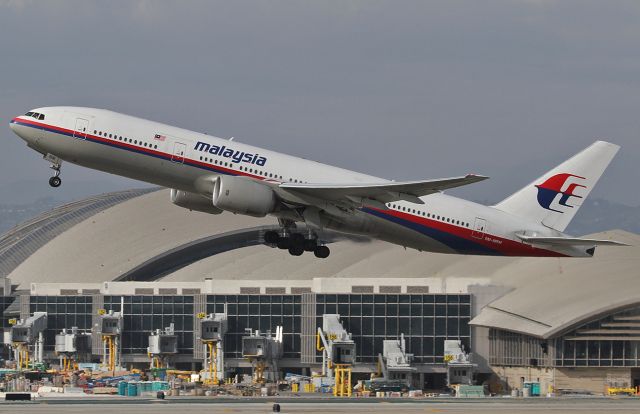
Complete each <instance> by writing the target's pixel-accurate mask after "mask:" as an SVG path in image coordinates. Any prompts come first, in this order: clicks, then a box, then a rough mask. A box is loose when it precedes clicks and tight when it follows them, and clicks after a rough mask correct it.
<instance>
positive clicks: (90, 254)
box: [0, 190, 640, 337]
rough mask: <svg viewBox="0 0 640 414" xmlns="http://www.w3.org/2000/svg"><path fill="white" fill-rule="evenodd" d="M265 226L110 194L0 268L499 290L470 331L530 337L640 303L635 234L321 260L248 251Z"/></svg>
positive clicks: (42, 275)
mask: <svg viewBox="0 0 640 414" xmlns="http://www.w3.org/2000/svg"><path fill="white" fill-rule="evenodd" d="M275 224H276V220H275V219H273V218H268V217H267V218H252V217H246V216H240V215H233V214H229V213H223V214H220V215H215V216H214V215H209V214H204V213H198V212H191V211H188V210H186V209H183V208H180V207H177V206H175V205H173V204H172V203H171V202H170V201H169V191H168V190H159V191H158V190H156V191H151V192H149V191H148V190H142V191H140V190H134V191H131V192H122V193H112V194H107V195H103V196H98V197H93V198H91V199H87V200H83V201H82V202H78V203H73V204H71V205H67V206H63V207H61V208H59V209H56V210H53V211H52V212H50V213H47V214H44V215H42V216H40V217H38V218H36V219H34V220H31V221H29V222H27V223H25V224H23V225H21V226H18V227H16V228H15V229H12V230H11V231H9V232H8V233H6V234H5V235H3V236H2V237H0V255H4V256H0V258H2V260H1V261H0V266H2V267H0V269H3V271H4V272H5V273H4V274H7V275H8V276H9V277H10V278H11V279H12V282H13V283H14V284H18V285H20V288H22V289H25V288H28V287H29V283H32V282H39V283H42V282H78V283H84V282H87V283H100V282H105V281H115V280H160V281H167V282H199V281H202V280H203V279H205V278H212V279H217V280H240V279H243V280H256V281H259V280H303V279H306V280H308V279H313V278H385V279H393V278H433V279H432V280H433V281H435V283H437V286H442V289H441V291H447V292H454V291H466V289H470V287H469V286H479V287H487V288H491V287H499V289H498V290H499V291H500V292H501V293H500V294H501V295H503V296H501V297H500V298H498V299H496V300H493V301H492V302H491V303H489V304H488V305H487V306H485V307H484V308H483V309H482V310H480V311H479V312H478V313H477V315H476V316H475V318H474V319H473V320H472V324H475V325H478V326H486V327H495V328H501V329H507V330H511V331H514V332H521V333H525V334H529V335H534V336H538V337H550V336H554V335H557V334H559V333H561V332H564V331H565V330H567V329H570V328H572V327H573V326H575V325H576V324H579V323H581V322H584V321H585V320H588V319H589V318H593V317H596V316H599V315H600V314H603V313H607V312H610V311H612V310H617V309H619V308H623V307H626V306H630V305H632V304H637V303H638V302H640V283H638V282H637V281H638V280H640V270H639V269H640V235H635V234H631V233H627V232H624V231H611V232H605V233H600V234H597V235H594V237H596V238H611V239H616V240H620V241H623V242H626V243H628V244H630V245H632V247H604V246H602V247H599V248H598V249H597V250H596V255H595V257H593V258H579V259H567V258H499V257H482V256H459V255H445V254H435V253H420V252H417V251H414V250H405V249H403V248H402V247H399V246H395V245H392V244H388V243H384V242H381V241H358V240H338V241H336V242H335V243H332V244H331V250H332V253H331V256H330V257H329V258H328V259H324V260H322V259H317V258H315V257H314V256H313V255H311V254H304V255H303V256H301V257H291V256H290V255H289V254H288V252H286V251H282V250H278V249H275V248H270V247H267V246H264V245H258V243H260V237H261V236H260V232H261V231H264V229H266V228H269V227H270V226H274V225H275ZM12 249H13V250H12ZM463 281H464V282H463ZM430 286H433V284H431V285H430ZM461 289H465V290H461ZM503 292H508V293H506V294H503Z"/></svg>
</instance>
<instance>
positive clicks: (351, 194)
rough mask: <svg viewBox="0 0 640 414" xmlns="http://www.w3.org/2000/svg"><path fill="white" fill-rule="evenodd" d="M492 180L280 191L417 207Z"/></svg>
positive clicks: (294, 186)
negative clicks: (445, 192)
mask: <svg viewBox="0 0 640 414" xmlns="http://www.w3.org/2000/svg"><path fill="white" fill-rule="evenodd" d="M487 178H489V177H485V176H482V175H475V174H468V175H465V176H462V177H453V178H442V179H438V180H425V181H405V182H395V181H387V182H382V183H371V184H362V183H353V184H301V183H282V184H280V185H279V187H280V188H282V189H284V190H288V191H294V192H297V193H300V194H304V195H308V196H313V197H317V198H320V199H323V200H330V201H337V200H350V201H353V200H356V199H361V200H366V199H372V200H377V201H380V202H383V203H388V202H392V201H398V200H405V201H410V202H413V203H417V204H423V202H422V201H421V200H420V199H419V198H418V197H421V196H425V195H429V194H433V193H437V192H439V191H443V190H447V189H449V188H456V187H461V186H463V185H467V184H472V183H476V182H478V181H483V180H486V179H487Z"/></svg>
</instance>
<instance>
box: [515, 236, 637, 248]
mask: <svg viewBox="0 0 640 414" xmlns="http://www.w3.org/2000/svg"><path fill="white" fill-rule="evenodd" d="M516 236H518V237H519V238H520V240H522V241H524V242H527V243H532V244H549V245H555V246H629V245H628V244H626V243H622V242H618V241H615V240H601V239H583V238H580V237H536V236H525V235H523V234H516Z"/></svg>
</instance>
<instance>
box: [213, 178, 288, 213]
mask: <svg viewBox="0 0 640 414" xmlns="http://www.w3.org/2000/svg"><path fill="white" fill-rule="evenodd" d="M213 205H214V206H216V207H217V208H219V209H222V210H226V211H230V212H232V213H238V214H245V215H247V216H253V217H264V216H266V215H267V214H269V213H272V212H274V211H275V209H276V206H277V199H276V194H275V192H274V191H273V190H272V189H271V188H269V187H268V186H266V185H264V184H260V183H258V182H255V181H253V180H250V179H247V178H242V177H234V176H230V175H223V176H218V177H216V179H215V181H214V185H213Z"/></svg>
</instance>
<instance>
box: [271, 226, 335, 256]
mask: <svg viewBox="0 0 640 414" xmlns="http://www.w3.org/2000/svg"><path fill="white" fill-rule="evenodd" d="M264 241H265V242H266V243H268V244H272V245H275V246H276V247H277V248H278V249H282V250H289V254H290V255H292V256H302V254H303V253H304V252H313V254H314V255H315V256H316V257H318V258H320V259H326V258H327V257H329V254H330V253H331V252H330V250H329V248H328V247H327V246H325V245H322V244H319V242H318V238H317V237H315V235H314V234H313V233H311V232H309V234H308V235H307V236H306V237H305V235H304V234H302V233H291V232H289V230H288V229H286V228H284V229H282V230H281V232H277V231H274V230H270V231H268V232H266V233H265V234H264Z"/></svg>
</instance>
